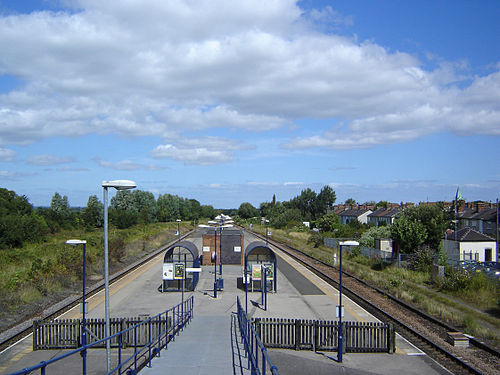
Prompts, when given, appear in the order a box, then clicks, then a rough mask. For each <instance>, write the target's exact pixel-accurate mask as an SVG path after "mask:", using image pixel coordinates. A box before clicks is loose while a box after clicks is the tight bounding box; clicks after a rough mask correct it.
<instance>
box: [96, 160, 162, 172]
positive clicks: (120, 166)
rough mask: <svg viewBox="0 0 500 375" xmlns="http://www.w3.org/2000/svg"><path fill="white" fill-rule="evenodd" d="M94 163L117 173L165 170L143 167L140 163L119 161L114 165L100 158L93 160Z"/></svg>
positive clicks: (152, 166) (150, 166) (157, 167)
mask: <svg viewBox="0 0 500 375" xmlns="http://www.w3.org/2000/svg"><path fill="white" fill-rule="evenodd" d="M94 161H95V162H96V163H97V164H98V165H100V166H101V167H104V168H110V169H115V170H118V171H137V170H141V169H146V170H163V169H165V168H163V167H160V166H156V165H144V164H141V163H137V162H134V161H131V160H120V161H118V162H116V163H113V162H110V161H107V160H102V159H100V158H95V159H94Z"/></svg>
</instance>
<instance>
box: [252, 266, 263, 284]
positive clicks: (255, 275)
mask: <svg viewBox="0 0 500 375" xmlns="http://www.w3.org/2000/svg"><path fill="white" fill-rule="evenodd" d="M252 280H253V281H259V280H262V266H261V265H260V264H252Z"/></svg>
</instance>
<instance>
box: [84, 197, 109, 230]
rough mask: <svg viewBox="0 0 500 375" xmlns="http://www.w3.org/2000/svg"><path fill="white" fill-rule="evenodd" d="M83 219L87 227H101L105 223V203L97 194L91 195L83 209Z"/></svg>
mask: <svg viewBox="0 0 500 375" xmlns="http://www.w3.org/2000/svg"><path fill="white" fill-rule="evenodd" d="M82 219H83V221H84V223H85V226H86V227H87V228H89V229H90V228H100V227H102V226H103V225H104V205H103V204H102V203H101V202H100V201H99V199H98V198H97V196H96V195H91V196H90V197H89V199H88V201H87V206H86V207H85V208H84V209H83V212H82Z"/></svg>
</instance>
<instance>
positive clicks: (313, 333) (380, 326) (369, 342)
mask: <svg viewBox="0 0 500 375" xmlns="http://www.w3.org/2000/svg"><path fill="white" fill-rule="evenodd" d="M254 324H255V327H256V330H257V332H259V335H260V337H261V340H262V343H263V344H264V345H265V347H266V348H280V349H295V350H314V351H318V350H322V351H338V339H339V324H338V321H320V320H314V321H313V320H302V319H279V318H257V319H255V320H254ZM342 325H343V329H342V330H343V337H344V352H346V353H349V352H350V353H376V352H384V353H392V352H394V341H395V338H394V329H393V327H392V326H390V325H388V324H384V323H373V322H369V323H360V322H343V324H342Z"/></svg>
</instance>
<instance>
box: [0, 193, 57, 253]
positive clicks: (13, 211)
mask: <svg viewBox="0 0 500 375" xmlns="http://www.w3.org/2000/svg"><path fill="white" fill-rule="evenodd" d="M47 233H48V226H47V223H46V221H45V219H44V218H43V217H41V216H40V215H38V214H37V213H36V212H35V211H34V210H33V206H32V205H31V204H30V203H29V202H28V199H27V198H26V197H25V196H24V195H23V196H18V195H17V194H16V193H15V192H14V191H11V190H7V189H0V246H2V247H20V246H22V245H23V243H24V242H25V241H29V242H40V241H43V240H44V239H45V237H46V235H47Z"/></svg>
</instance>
